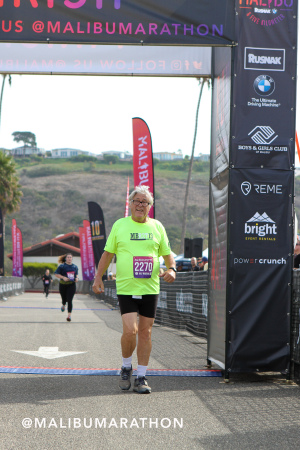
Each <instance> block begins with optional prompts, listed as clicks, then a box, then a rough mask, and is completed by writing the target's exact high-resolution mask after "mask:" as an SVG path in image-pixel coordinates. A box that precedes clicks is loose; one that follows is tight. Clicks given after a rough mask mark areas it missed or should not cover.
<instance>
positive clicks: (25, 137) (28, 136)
mask: <svg viewBox="0 0 300 450" xmlns="http://www.w3.org/2000/svg"><path fill="white" fill-rule="evenodd" d="M12 136H13V137H14V141H16V142H24V146H25V147H27V146H28V147H32V148H36V137H35V134H34V133H31V132H30V131H14V132H13V133H12Z"/></svg>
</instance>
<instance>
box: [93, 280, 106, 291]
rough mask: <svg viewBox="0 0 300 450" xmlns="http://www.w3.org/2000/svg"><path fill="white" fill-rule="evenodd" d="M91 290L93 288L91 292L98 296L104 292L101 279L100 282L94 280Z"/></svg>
mask: <svg viewBox="0 0 300 450" xmlns="http://www.w3.org/2000/svg"><path fill="white" fill-rule="evenodd" d="M92 288H93V292H95V294H100V293H101V292H104V284H103V281H102V278H101V279H100V280H99V279H98V280H97V279H96V278H95V280H94V284H93V286H92Z"/></svg>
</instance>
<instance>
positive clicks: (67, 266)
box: [54, 253, 78, 322]
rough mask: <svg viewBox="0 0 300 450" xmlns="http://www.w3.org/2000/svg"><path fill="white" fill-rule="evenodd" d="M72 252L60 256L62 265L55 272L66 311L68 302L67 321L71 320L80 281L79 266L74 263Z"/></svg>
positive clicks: (63, 307)
mask: <svg viewBox="0 0 300 450" xmlns="http://www.w3.org/2000/svg"><path fill="white" fill-rule="evenodd" d="M72 261H73V255H72V253H67V254H66V255H62V256H60V257H59V258H58V262H59V263H60V265H59V266H58V268H57V269H56V271H55V272H54V275H55V276H56V278H59V293H60V295H61V300H62V307H61V311H62V312H64V310H65V307H66V304H67V303H68V317H67V321H68V322H71V313H72V309H73V297H74V295H75V292H76V284H75V283H77V281H78V267H77V266H76V265H75V264H73V263H72Z"/></svg>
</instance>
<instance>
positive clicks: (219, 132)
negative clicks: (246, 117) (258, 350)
mask: <svg viewBox="0 0 300 450" xmlns="http://www.w3.org/2000/svg"><path fill="white" fill-rule="evenodd" d="M231 57H232V56H231V49H230V48H213V49H212V67H213V70H212V72H213V79H212V83H213V90H212V115H211V118H212V120H211V130H212V132H211V155H210V163H211V174H212V177H214V176H215V175H216V174H217V173H220V172H222V171H223V170H225V169H226V168H227V167H228V165H229V136H230V131H229V130H230V114H229V111H230V102H231Z"/></svg>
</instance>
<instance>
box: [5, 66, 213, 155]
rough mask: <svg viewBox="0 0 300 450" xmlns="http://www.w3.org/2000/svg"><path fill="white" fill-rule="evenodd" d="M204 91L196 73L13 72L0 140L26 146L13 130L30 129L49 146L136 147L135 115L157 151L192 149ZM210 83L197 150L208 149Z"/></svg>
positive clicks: (206, 151)
mask: <svg viewBox="0 0 300 450" xmlns="http://www.w3.org/2000/svg"><path fill="white" fill-rule="evenodd" d="M199 92H200V86H199V81H198V80H197V79H196V78H188V77H185V78H182V77H181V78H179V77H178V78H175V77H138V76H135V77H129V76H123V77H119V76H110V77H109V76H86V75H84V76H78V75H12V83H11V86H10V85H9V84H8V82H7V79H6V82H5V89H4V95H3V103H2V119H1V124H0V147H4V148H8V149H11V148H14V147H18V146H20V145H22V144H21V143H20V144H18V143H16V142H14V141H13V137H12V133H13V132H14V131H30V132H32V133H34V134H35V135H36V141H37V146H38V147H40V148H43V149H45V150H52V149H55V148H74V149H79V150H85V151H89V152H92V153H94V154H100V153H102V152H103V151H109V150H117V151H128V152H129V153H133V139H132V118H133V117H140V118H142V119H143V120H144V121H145V122H146V123H147V125H148V127H149V129H150V133H151V138H152V148H153V153H156V152H177V151H178V150H179V149H180V150H181V151H182V153H183V155H190V154H191V151H192V145H193V138H194V125H195V116H196V107H197V102H198V96H199ZM210 97H211V90H209V89H208V87H207V84H205V86H204V90H203V95H202V99H201V104H200V110H199V116H198V120H199V127H198V133H197V141H196V146H195V156H197V155H198V154H200V153H203V154H209V153H210V114H211V112H210V108H211V99H210Z"/></svg>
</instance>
